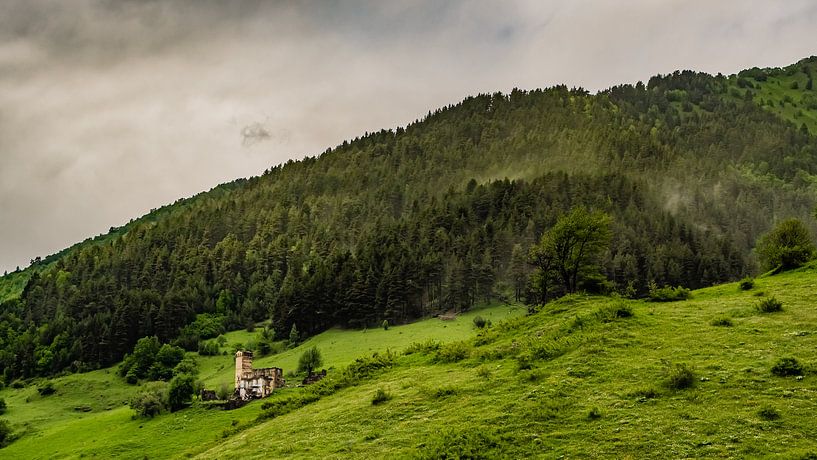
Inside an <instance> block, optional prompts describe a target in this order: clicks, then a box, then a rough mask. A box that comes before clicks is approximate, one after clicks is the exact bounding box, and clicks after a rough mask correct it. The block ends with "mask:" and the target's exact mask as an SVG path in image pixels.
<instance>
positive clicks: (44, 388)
mask: <svg viewBox="0 0 817 460" xmlns="http://www.w3.org/2000/svg"><path fill="white" fill-rule="evenodd" d="M56 392H57V389H56V388H54V384H53V383H51V382H45V383H44V384H42V385H40V386H38V387H37V393H39V394H40V396H48V395H53V394H54V393H56Z"/></svg>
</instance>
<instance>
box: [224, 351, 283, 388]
mask: <svg viewBox="0 0 817 460" xmlns="http://www.w3.org/2000/svg"><path fill="white" fill-rule="evenodd" d="M285 383H286V382H285V381H284V371H283V370H281V369H280V368H278V367H265V368H262V369H253V367H252V352H251V351H239V352H237V353H236V354H235V393H236V396H238V398H239V399H242V400H248V399H256V398H266V397H267V396H269V395H270V394H272V392H273V390H275V389H276V388H281V387H283V386H284V384H285Z"/></svg>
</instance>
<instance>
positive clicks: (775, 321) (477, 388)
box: [0, 264, 817, 458]
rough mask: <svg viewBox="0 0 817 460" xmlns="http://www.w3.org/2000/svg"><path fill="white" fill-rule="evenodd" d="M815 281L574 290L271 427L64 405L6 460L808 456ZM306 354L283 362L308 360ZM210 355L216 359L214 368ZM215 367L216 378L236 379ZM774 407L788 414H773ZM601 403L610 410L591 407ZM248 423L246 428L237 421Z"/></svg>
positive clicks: (331, 338) (234, 418) (337, 345)
mask: <svg viewBox="0 0 817 460" xmlns="http://www.w3.org/2000/svg"><path fill="white" fill-rule="evenodd" d="M815 286H817V264H812V265H811V266H809V267H806V268H804V269H801V270H799V271H797V272H792V273H787V274H783V275H778V276H774V277H769V278H763V279H760V280H758V282H757V285H756V287H755V288H754V289H753V290H751V291H747V292H742V291H739V290H738V288H737V285H736V284H728V285H723V286H717V287H713V288H708V289H704V290H700V291H696V292H695V296H694V298H693V299H692V300H689V301H685V302H676V303H665V304H652V303H646V302H640V301H622V300H616V299H608V298H599V297H595V298H594V297H586V298H585V297H574V298H569V299H565V300H562V301H559V302H554V303H552V304H550V305H549V306H548V307H547V308H546V309H544V310H543V311H542V312H540V313H537V314H536V315H533V316H527V317H520V318H518V319H512V320H509V321H508V322H506V323H503V324H495V325H494V327H493V328H491V330H490V332H489V333H487V334H486V335H485V336H484V337H483V338H482V339H480V340H479V342H478V343H481V345H478V346H477V345H476V343H477V342H474V340H473V339H472V340H470V341H469V342H468V343H469V345H468V346H469V349H470V353H471V357H470V358H468V359H465V360H463V361H460V362H457V363H435V361H434V353H433V352H428V353H425V354H424V353H414V354H411V355H406V356H403V357H401V358H399V360H398V362H397V364H396V365H395V366H394V367H393V368H391V369H389V370H387V371H384V372H382V373H381V374H379V375H377V376H376V377H375V379H374V380H369V381H364V382H362V383H361V384H360V385H358V386H353V387H350V388H346V389H343V390H341V391H339V392H337V393H335V394H333V395H330V396H325V397H324V398H323V399H321V400H319V401H317V402H315V403H312V404H310V405H308V406H306V407H304V408H302V409H298V410H295V411H294V412H291V413H289V414H286V415H281V416H279V417H277V418H274V419H270V420H267V421H264V422H261V423H258V422H255V421H254V419H255V417H256V416H257V415H258V414H259V413H260V412H261V409H260V404H259V403H254V404H250V405H248V406H246V407H244V408H242V409H240V410H236V411H224V412H222V411H205V410H203V409H188V410H185V411H181V412H179V413H176V414H169V415H163V416H160V417H157V418H156V419H154V420H132V419H131V412H130V410H129V409H127V408H124V407H119V408H115V409H113V410H110V411H104V410H103V411H101V412H95V413H91V414H87V415H86V416H82V417H80V416H74V414H69V415H65V412H67V411H66V410H63V411H62V412H57V411H55V412H56V413H58V414H63V415H58V417H62V418H61V419H59V418H58V421H59V422H58V423H52V422H51V421H48V422H45V425H44V426H43V427H42V428H41V431H40V432H39V433H38V434H37V435H33V434H32V435H28V436H26V437H23V438H22V439H20V440H19V441H17V442H15V443H14V444H12V445H11V446H10V447H8V448H6V449H4V450H3V451H0V453H2V454H3V456H4V457H6V458H23V457H25V458H32V457H33V458H53V457H60V456H66V457H76V456H79V455H80V454H84V455H85V456H98V457H108V456H111V455H122V456H125V457H132V458H142V457H143V456H145V455H147V456H148V457H150V458H164V457H187V456H196V455H197V456H199V457H200V458H281V457H288V456H291V457H295V458H303V457H308V456H313V457H320V458H341V457H342V458H372V457H377V458H382V457H397V458H400V457H406V456H413V455H416V454H424V453H436V452H438V451H439V450H440V449H448V450H452V449H465V448H474V449H476V451H477V452H482V453H485V454H486V455H488V456H510V457H515V458H523V457H546V458H551V457H556V456H559V455H566V456H580V457H581V456H591V457H620V458H627V457H631V458H643V457H652V458H679V457H704V456H712V457H734V458H745V457H752V456H781V457H783V458H801V457H802V456H803V455H805V454H807V453H815V454H817V425H815V424H814V414H815V412H817V358H815V357H814V350H815V348H817V305H815V303H814V301H813V300H811V298H812V297H811V296H812V293H813V292H814V288H815ZM770 295H774V296H775V297H777V298H778V299H780V300H782V301H783V302H784V311H783V312H781V313H772V314H761V313H759V312H757V311H756V310H755V308H754V306H755V305H756V304H757V303H758V302H759V301H760V300H761V299H763V298H765V297H767V296H770ZM621 305H626V306H630V307H631V308H632V310H633V312H634V313H635V315H634V316H633V317H631V318H617V319H612V320H609V321H606V320H603V319H599V318H605V316H601V317H600V316H599V315H598V312H599V311H605V309H607V308H610V307H619V306H621ZM494 317H495V318H496V316H494ZM607 318H608V319H609V317H607ZM717 318H730V319H731V321H732V322H733V324H734V325H733V326H732V327H718V326H713V325H712V324H711V322H712V320H714V319H717ZM464 319H465V318H463V319H461V320H464ZM435 321H436V320H432V321H431V322H424V323H419V324H415V325H409V326H403V327H402V332H403V334H399V332H401V328H398V327H396V328H393V329H391V330H390V331H383V332H382V333H381V332H377V333H378V334H381V339H382V340H383V341H384V342H383V343H382V348H386V347H391V348H393V349H396V348H400V347H401V346H402V345H403V344H405V343H408V342H410V341H412V338H413V337H416V338H417V339H419V340H422V338H423V337H424V336H425V335H427V334H428V333H429V330H430V329H432V328H435V327H437V328H439V325H440V324H443V323H440V322H438V321H437V322H435ZM466 323H467V321H462V324H459V325H458V326H456V327H455V325H454V323H445V324H446V325H447V327H446V328H441V329H438V331H443V332H444V333H445V334H446V335H447V336H448V337H449V338H451V339H455V338H460V337H464V336H467V335H469V334H473V332H469V330H470V327H463V328H462V329H460V327H461V326H463V324H466ZM495 323H496V321H495ZM411 330H416V335H415V334H414V333H411V334H409V331H411ZM454 331H458V332H456V333H452V332H454ZM367 334H371V335H374V334H375V331H374V330H371V331H367V332H365V333H364V332H340V331H331V332H329V333H327V334H326V335H325V336H323V337H319V338H316V339H314V340H315V341H322V342H321V343H323V344H324V350H325V353H326V354H327V356H332V354H333V353H337V354H336V355H335V356H336V358H332V359H333V360H336V361H330V362H328V363H327V364H328V365H329V366H332V365H335V366H339V365H340V364H341V363H342V362H348V361H349V360H351V359H352V358H353V357H354V355H355V353H356V351H357V350H358V349H357V348H355V346H356V345H357V344H359V343H360V342H358V341H359V340H360V339H362V338H363V337H364V336H366V337H367V338H368V337H369V336H367ZM408 336H412V337H408ZM242 337H243V339H246V338H248V335H247V334H246V333H236V334H235V335H233V336H231V338H230V340H231V341H233V340H238V339H242ZM386 341H388V343H386ZM395 341H397V342H395ZM398 342H399V344H398ZM310 345H311V344H310V343H306V344H304V345H302V347H304V346H310ZM329 345H331V347H328V346H329ZM364 346H365V345H364ZM327 347H328V348H329V349H326V348H327ZM382 348H381V349H382ZM299 351H300V350H296V351H295V352H294V353H290V354H289V356H290V357H289V358H286V359H284V357H283V356H282V357H281V360H280V361H281V362H286V360H287V359H291V360H294V357H295V356H296V355H297V353H298V352H299ZM365 351H366V350H363V349H361V350H360V352H362V353H363V352H365ZM536 352H538V356H539V357H540V358H539V359H533V360H532V361H531V368H530V369H524V370H520V369H519V363H520V359H519V358H520V356H525V355H528V356H533V355H534V354H535V353H536ZM783 356H793V357H796V358H798V359H799V360H800V361H801V362H804V363H805V364H806V365H807V368H808V371H807V373H806V375H805V378H804V379H802V380H798V379H796V378H794V377H788V378H781V377H775V376H773V375H772V374H771V373H770V368H771V366H772V365H773V364H774V363H775V361H776V360H777V359H778V358H780V357H783ZM212 359H221V358H218V357H217V358H212ZM264 361H269V362H267V364H269V363H273V364H278V362H276V360H274V359H269V360H264ZM264 361H262V362H264ZM290 362H293V361H290ZM668 363H687V364H688V365H689V366H690V367H691V368H692V369H694V372H695V374H696V381H695V385H694V387H693V388H690V389H686V390H671V389H669V388H668V387H667V386H666V385H665V380H666V375H665V373H666V370H667V364H668ZM208 366H209V365H205V366H203V367H204V368H208V369H210V371H212V366H211V367H208ZM285 367H286V366H285ZM210 371H207V372H210ZM104 372H105V371H98V372H97V373H91V374H86V375H101V376H104V375H105V374H104ZM221 372H225V371H221ZM218 375H225V374H218ZM226 375H229V369H228V370H227V371H226ZM203 376H204V377H205V378H208V380H209V381H211V382H215V381H218V379H219V378H220V377H218V376H215V377H207V375H206V373H205V375H203ZM84 377H85V376H73V377H68V378H74V379H82V378H84ZM100 378H104V377H100ZM121 386H122V384H121V383H118V382H116V383H114V387H115V388H117V387H121ZM381 388H382V389H384V390H386V391H388V392H389V393H391V394H392V396H393V399H391V400H390V401H388V402H386V403H384V404H382V405H377V406H373V405H372V404H371V399H372V395H373V394H374V392H375V391H376V390H377V389H381ZM21 391H29V392H31V390H21ZM300 391H302V390H301V389H297V388H295V389H288V390H284V391H282V392H279V393H277V395H276V396H274V397H286V395H288V394H293V393H296V392H300ZM10 394H12V393H10V391H9V390H5V391H4V392H3V393H2V394H0V396H5V397H6V399H7V400H9V401H10V403H11V406H12V410H11V411H10V412H9V414H8V416H9V417H10V418H12V419H14V418H15V414H16V410H17V409H15V407H16V406H18V405H19V404H22V403H21V401H20V400H19V399H18V400H16V401H15V400H13V399H12V398H10V397H9V395H10ZM22 396H23V394H18V395H17V396H15V397H17V398H19V397H22ZM88 396H89V395H88ZM86 397H87V396H86ZM35 403H36V401H32V402H31V403H29V405H31V404H35ZM65 403H67V401H66V402H65ZM104 404H105V403H104V402H100V405H101V406H102V405H104ZM763 408H768V409H773V410H774V411H776V412H777V413H778V414H779V415H780V418H779V419H778V420H766V419H764V418H763V417H762V416H761V415H760V414H759V411H760V409H763ZM594 409H595V412H596V413H598V414H600V417H598V418H593V417H591V416H590V413H591V411H592V410H594ZM74 418H76V419H77V420H73V419H74ZM234 423H235V424H236V425H238V427H239V428H243V429H232V428H231V427H232V425H233V424H234ZM225 430H226V431H225Z"/></svg>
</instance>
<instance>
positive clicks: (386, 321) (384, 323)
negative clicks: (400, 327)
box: [381, 319, 389, 331]
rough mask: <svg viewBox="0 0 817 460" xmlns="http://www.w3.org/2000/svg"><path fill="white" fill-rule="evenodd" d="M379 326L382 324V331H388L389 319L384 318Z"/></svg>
mask: <svg viewBox="0 0 817 460" xmlns="http://www.w3.org/2000/svg"><path fill="white" fill-rule="evenodd" d="M381 326H383V330H384V331H388V330H389V320H387V319H384V320H383V324H381Z"/></svg>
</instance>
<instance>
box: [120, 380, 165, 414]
mask: <svg viewBox="0 0 817 460" xmlns="http://www.w3.org/2000/svg"><path fill="white" fill-rule="evenodd" d="M129 405H130V408H131V409H133V410H135V411H136V415H137V416H139V417H151V418H152V417H155V416H157V415H159V414H161V413H162V412H164V411H166V410H167V384H166V383H163V382H162V383H154V384H151V385H148V386H146V387H145V389H144V390H143V391H141V392H140V393H138V394H137V395H136V396H134V397H133V398H131V400H130V403H129Z"/></svg>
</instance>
